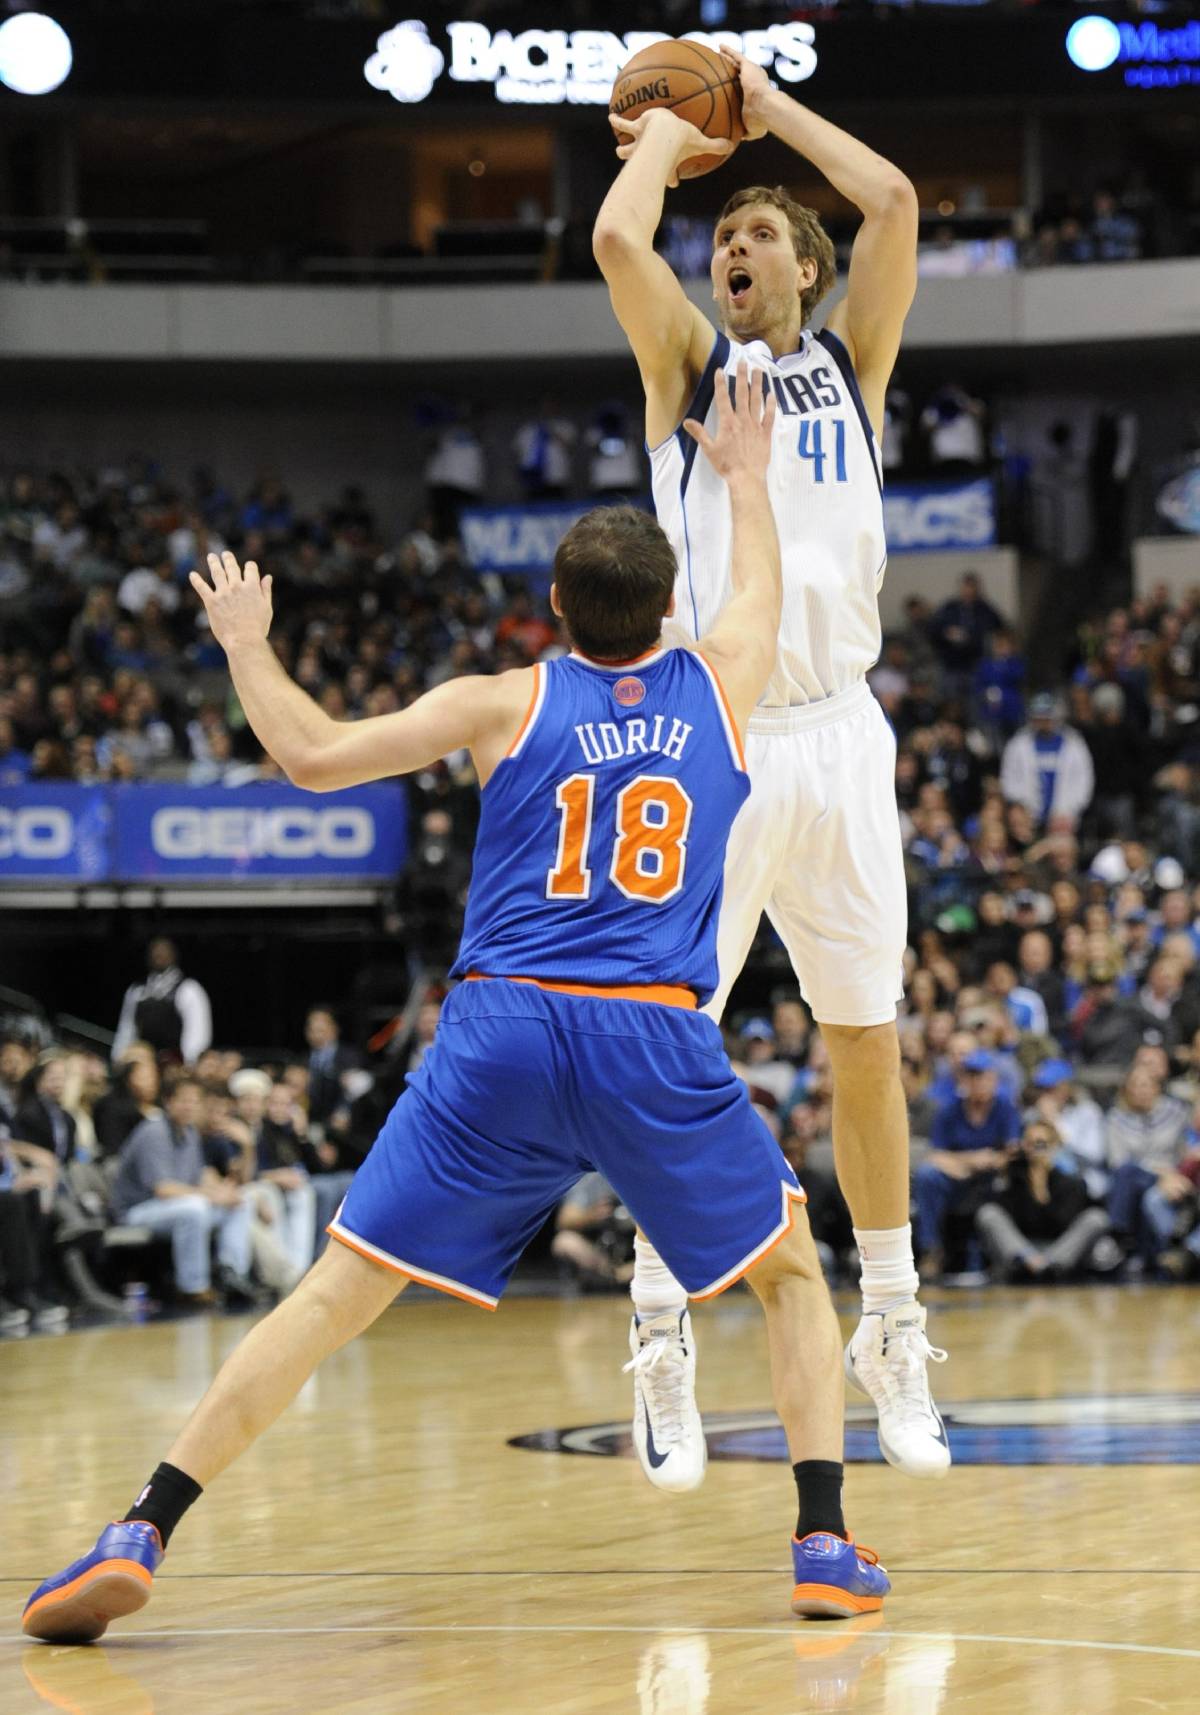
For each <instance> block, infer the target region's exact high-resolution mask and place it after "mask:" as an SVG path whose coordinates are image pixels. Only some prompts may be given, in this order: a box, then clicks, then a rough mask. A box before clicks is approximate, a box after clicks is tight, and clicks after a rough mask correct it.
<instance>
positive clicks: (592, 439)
mask: <svg viewBox="0 0 1200 1715" xmlns="http://www.w3.org/2000/svg"><path fill="white" fill-rule="evenodd" d="M584 443H585V445H586V447H587V451H588V493H589V494H592V495H595V496H597V497H600V498H603V497H605V496H609V495H622V496H624V497H625V498H627V499H628V498H629V497H631V496H633V495H635V494H636V493H637V492H638V490H639V489H640V488H641V487H642V484H643V481H644V478H643V475H642V461H641V441H640V438H639V437H638V436H636V435H633V434H631V433H630V430H629V417H628V413H627V412H626V410H625V407H624V406H623V405H604V406H601V408H600V410H599V411H597V413H596V415H595V417H594V418H593V419H592V422H591V425H590V427H589V428H588V430H587V433H586V435H585V436H584Z"/></svg>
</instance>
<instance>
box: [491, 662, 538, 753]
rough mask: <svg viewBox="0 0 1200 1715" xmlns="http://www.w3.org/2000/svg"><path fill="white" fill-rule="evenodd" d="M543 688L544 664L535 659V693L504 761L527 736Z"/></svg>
mask: <svg viewBox="0 0 1200 1715" xmlns="http://www.w3.org/2000/svg"><path fill="white" fill-rule="evenodd" d="M541 690H542V664H541V662H540V661H535V662H534V664H533V694H532V695H531V696H530V699H529V707H528V708H527V709H526V710H525V718H524V719H523V720H522V722H521V724H520V726H519V727H518V728H517V730H516V732H515V733H514V734H513V739H512V743H511V744H510V745H509V747H508V749H507V750H506V751H505V752H504V756H503V758H502V759H501V760H502V761H505V762H506V761H507V760H508V758H509V757H510V756H512V754H513V753H514V751H515V750H516V749H517V746H518V745H519V744H520V742H521V740H522V739H523V738H524V737H525V733H526V730H527V728H528V726H529V723H530V722H531V721H532V719H533V716H534V712H535V710H536V709H537V706H538V697H539V696H540V695H541Z"/></svg>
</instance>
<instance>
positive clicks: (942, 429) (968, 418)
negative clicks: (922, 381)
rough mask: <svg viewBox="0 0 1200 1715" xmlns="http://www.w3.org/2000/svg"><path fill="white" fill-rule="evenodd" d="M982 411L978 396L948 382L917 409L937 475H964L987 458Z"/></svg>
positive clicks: (930, 459)
mask: <svg viewBox="0 0 1200 1715" xmlns="http://www.w3.org/2000/svg"><path fill="white" fill-rule="evenodd" d="M985 415H986V412H985V409H984V406H983V403H982V401H981V400H979V399H973V398H972V397H971V395H970V394H969V393H968V392H967V391H966V389H965V388H963V387H959V386H957V385H955V384H954V383H950V384H948V385H947V386H945V387H942V388H940V389H939V390H938V391H937V392H936V393H935V394H934V396H933V398H932V399H931V400H930V401H929V403H928V405H926V407H925V409H924V410H923V411H922V413H921V428H922V429H923V430H924V432H925V434H926V436H927V437H928V441H929V461H930V463H931V464H932V466H933V469H934V472H935V474H936V475H938V476H964V475H968V474H973V473H974V472H976V471H978V470H981V469H982V468H983V466H984V463H985V460H986V458H987V441H986V438H985V434H984V418H985Z"/></svg>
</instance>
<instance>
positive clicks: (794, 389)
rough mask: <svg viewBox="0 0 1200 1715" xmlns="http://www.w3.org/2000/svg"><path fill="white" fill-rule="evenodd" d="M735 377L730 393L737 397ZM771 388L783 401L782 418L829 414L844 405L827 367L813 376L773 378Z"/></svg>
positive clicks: (780, 407) (775, 376) (780, 404)
mask: <svg viewBox="0 0 1200 1715" xmlns="http://www.w3.org/2000/svg"><path fill="white" fill-rule="evenodd" d="M734 385H735V382H734V377H733V376H732V375H731V376H730V377H729V394H730V397H731V398H732V397H733V389H734ZM771 385H772V387H773V388H774V389H775V397H776V399H778V401H779V411H780V415H781V416H784V417H807V415H808V413H809V412H810V411H827V410H829V409H830V407H831V406H834V405H840V404H841V403H842V395H841V391H840V389H839V388H838V385H837V382H836V381H835V380H834V379H833V376H832V375H831V374H830V373H829V371H828V370H827V369H825V368H821V369H814V370H813V372H812V374H811V375H773V376H772V377H771Z"/></svg>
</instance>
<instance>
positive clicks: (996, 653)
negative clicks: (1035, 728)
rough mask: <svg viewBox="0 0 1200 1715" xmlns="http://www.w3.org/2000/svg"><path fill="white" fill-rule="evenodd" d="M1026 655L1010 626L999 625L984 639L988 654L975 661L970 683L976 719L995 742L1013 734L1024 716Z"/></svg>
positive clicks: (1026, 671)
mask: <svg viewBox="0 0 1200 1715" xmlns="http://www.w3.org/2000/svg"><path fill="white" fill-rule="evenodd" d="M1027 673H1028V667H1027V665H1026V661H1025V657H1024V656H1023V655H1021V654H1020V653H1019V652H1018V650H1017V642H1016V638H1015V637H1014V636H1013V634H1012V632H1011V631H1010V630H1009V629H1008V627H1007V626H1003V625H1002V626H998V627H997V628H996V629H995V630H994V631H990V632H988V634H987V637H986V639H985V654H984V657H983V659H982V660H981V661H977V662H976V664H975V671H974V676H973V679H972V684H971V693H972V697H971V700H972V707H973V709H974V712H975V718H976V720H977V721H978V722H979V723H980V725H981V726H983V727H984V728H985V729H986V730H987V732H988V735H989V737H990V738H991V741H992V743H993V745H996V746H999V745H1002V744H1003V743H1004V741H1005V740H1006V739H1009V738H1011V737H1012V735H1013V733H1015V732H1016V730H1017V728H1018V727H1019V726H1020V725H1021V722H1022V721H1023V720H1024V718H1025V679H1026V676H1027Z"/></svg>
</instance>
